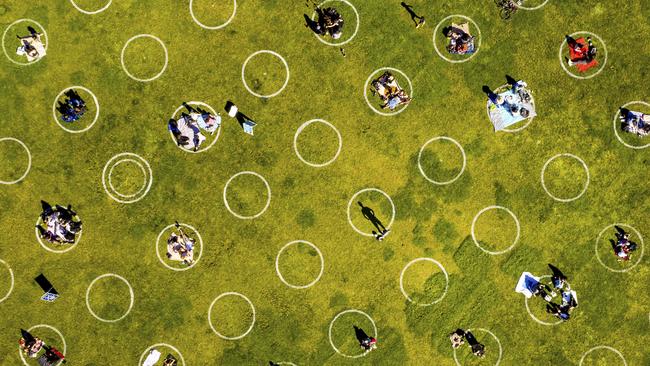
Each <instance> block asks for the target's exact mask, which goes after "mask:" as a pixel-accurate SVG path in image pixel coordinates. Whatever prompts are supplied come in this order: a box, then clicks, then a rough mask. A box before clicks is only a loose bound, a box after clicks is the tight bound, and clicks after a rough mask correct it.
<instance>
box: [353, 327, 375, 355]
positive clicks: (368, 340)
mask: <svg viewBox="0 0 650 366" xmlns="http://www.w3.org/2000/svg"><path fill="white" fill-rule="evenodd" d="M354 335H355V336H356V337H357V341H359V346H361V348H362V349H363V350H364V351H366V352H370V351H372V350H373V349H376V348H377V340H376V339H375V338H373V337H371V336H369V335H367V334H366V332H364V331H363V329H361V328H359V327H357V326H356V325H354Z"/></svg>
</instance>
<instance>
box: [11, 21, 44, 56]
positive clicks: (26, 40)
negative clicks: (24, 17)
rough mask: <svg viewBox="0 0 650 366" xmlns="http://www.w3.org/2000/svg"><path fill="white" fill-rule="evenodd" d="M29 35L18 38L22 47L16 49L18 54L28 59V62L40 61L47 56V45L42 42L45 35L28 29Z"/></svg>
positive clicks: (30, 28)
mask: <svg viewBox="0 0 650 366" xmlns="http://www.w3.org/2000/svg"><path fill="white" fill-rule="evenodd" d="M27 30H28V31H29V35H28V36H25V37H21V36H18V35H17V36H16V37H18V39H19V40H20V46H19V47H18V48H17V49H16V54H17V55H19V56H25V57H27V62H32V61H35V60H38V59H40V58H42V57H43V56H45V45H44V44H43V41H42V40H41V36H42V35H43V33H38V32H36V30H35V29H34V28H32V27H27Z"/></svg>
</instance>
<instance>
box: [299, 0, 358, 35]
mask: <svg viewBox="0 0 650 366" xmlns="http://www.w3.org/2000/svg"><path fill="white" fill-rule="evenodd" d="M334 1H338V2H341V3H344V4H346V5H347V6H349V7H351V8H352V10H353V11H354V15H355V16H356V18H357V25H356V26H355V27H354V33H352V36H351V37H350V38H348V39H346V40H344V41H341V42H328V41H326V40H324V39H323V38H322V37H321V36H319V35H318V34H316V33H314V36H316V39H318V40H319V41H321V42H322V43H324V44H326V45H328V46H343V45H344V44H346V43H348V42H350V41H352V39H353V38H354V37H356V35H357V32H359V25H360V24H361V21H360V19H359V12H358V11H357V8H356V7H355V6H354V5H352V3H350V2H349V1H348V0H325V1H323V2H321V3H320V4H318V5H317V6H316V7H318V8H322V7H323V5H325V4H327V3H330V2H334ZM314 17H316V12H315V11H314V13H313V14H312V15H311V20H314ZM312 33H313V32H312Z"/></svg>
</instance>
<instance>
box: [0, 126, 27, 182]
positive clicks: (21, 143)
mask: <svg viewBox="0 0 650 366" xmlns="http://www.w3.org/2000/svg"><path fill="white" fill-rule="evenodd" d="M2 141H14V142H17V143H18V144H20V146H22V147H23V148H24V149H25V151H27V161H28V162H27V170H25V173H23V175H22V176H21V177H20V178H18V179H16V180H12V181H5V180H0V184H16V183H18V182H20V181H21V180H23V179H25V177H27V174H29V171H30V170H31V169H32V153H31V152H30V151H29V148H27V145H25V143H24V142H22V141H20V140H18V139H17V138H13V137H2V138H0V142H2Z"/></svg>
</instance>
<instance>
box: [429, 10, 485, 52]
mask: <svg viewBox="0 0 650 366" xmlns="http://www.w3.org/2000/svg"><path fill="white" fill-rule="evenodd" d="M452 18H462V19H465V20H469V21H470V22H471V23H472V24H473V25H474V27H475V28H476V29H477V30H478V46H477V47H476V49H475V50H474V53H472V54H471V55H470V56H469V57H467V58H464V59H462V60H454V59H450V58H447V57H446V56H445V55H443V54H442V52H440V50H439V49H438V45H437V44H436V35H437V34H438V29H439V28H440V26H441V25H443V24H444V23H445V22H446V21H447V20H449V19H452ZM482 38H483V37H481V28H479V27H478V24H476V22H475V21H474V20H473V19H472V18H470V17H468V16H465V15H461V14H454V15H450V16H448V17H446V18H444V19H443V20H441V21H440V22H439V23H438V25H436V28H435V29H434V30H433V38H432V39H433V48H434V49H435V50H436V53H437V54H438V56H440V58H442V59H443V60H445V61H447V62H451V63H452V64H460V63H463V62H467V61H469V60H471V59H472V58H474V56H476V55H477V54H478V51H479V50H480V49H481V39H482Z"/></svg>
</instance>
